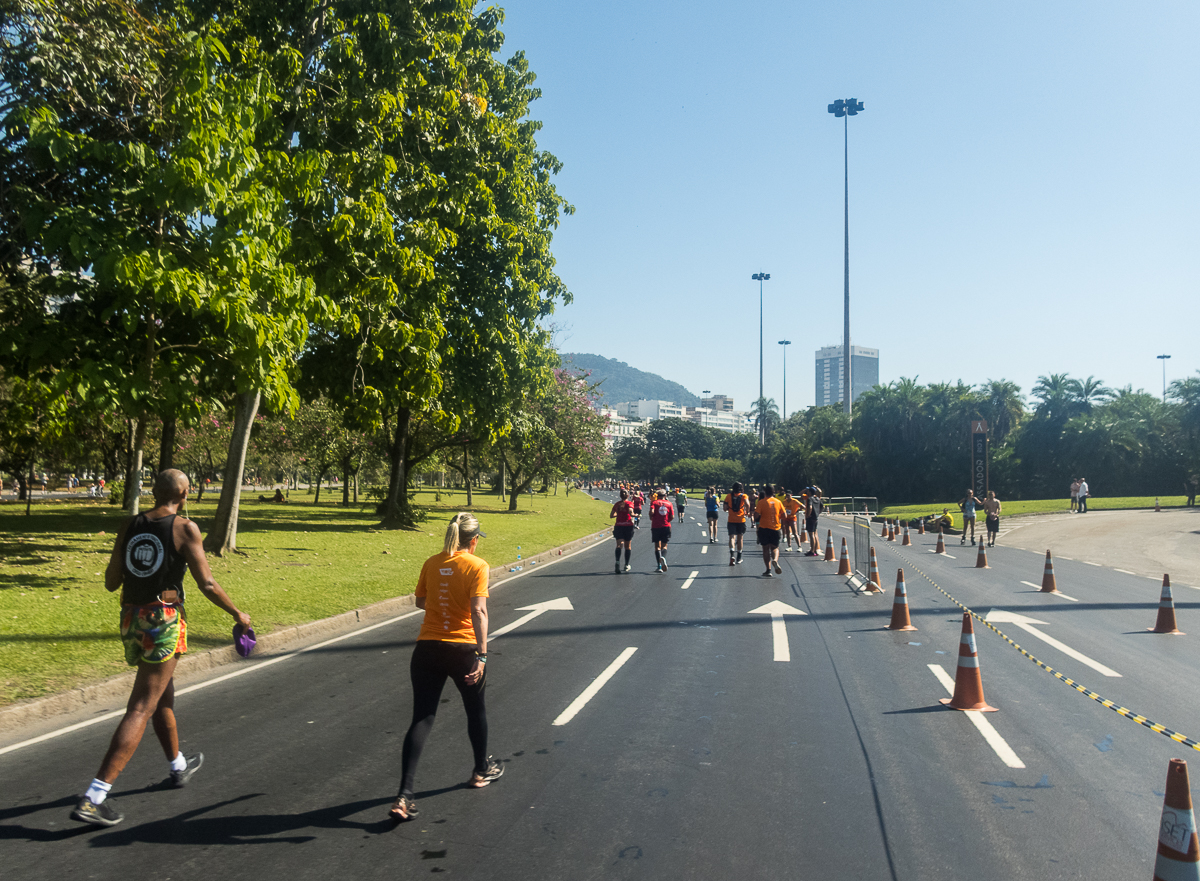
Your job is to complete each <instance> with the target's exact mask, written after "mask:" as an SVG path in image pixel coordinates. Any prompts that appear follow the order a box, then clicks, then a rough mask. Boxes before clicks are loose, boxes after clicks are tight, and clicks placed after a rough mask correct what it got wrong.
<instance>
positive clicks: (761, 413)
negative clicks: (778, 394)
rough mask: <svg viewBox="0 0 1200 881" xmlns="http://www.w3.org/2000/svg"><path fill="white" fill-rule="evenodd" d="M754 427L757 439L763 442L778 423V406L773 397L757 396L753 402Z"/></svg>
mask: <svg viewBox="0 0 1200 881" xmlns="http://www.w3.org/2000/svg"><path fill="white" fill-rule="evenodd" d="M753 412H754V428H755V430H756V431H757V432H758V437H759V440H760V441H761V442H762V443H763V444H765V443H766V442H767V435H768V434H769V433H770V432H771V431H772V429H774V428H775V426H777V425H778V424H779V408H778V407H777V406H776V405H775V399H774V398H759V399H758V400H757V401H755V402H754V410H753Z"/></svg>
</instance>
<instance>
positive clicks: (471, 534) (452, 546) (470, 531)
mask: <svg viewBox="0 0 1200 881" xmlns="http://www.w3.org/2000/svg"><path fill="white" fill-rule="evenodd" d="M477 535H479V521H478V520H476V519H475V517H474V516H473V515H471V514H468V513H467V512H466V511H460V512H459V513H457V514H455V515H454V516H453V517H451V518H450V523H449V524H448V525H447V526H446V541H445V543H444V544H443V545H442V550H443V551H444V552H445V553H447V554H457V553H458V552H459V551H461V550H462V549H463V548H465V547H467V546H468V545H469V544H470V543H471V540H472V539H474V538H475V536H477Z"/></svg>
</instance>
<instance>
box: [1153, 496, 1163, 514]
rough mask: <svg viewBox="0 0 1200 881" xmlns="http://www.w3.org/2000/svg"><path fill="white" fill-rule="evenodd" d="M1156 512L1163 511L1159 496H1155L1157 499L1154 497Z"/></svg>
mask: <svg viewBox="0 0 1200 881" xmlns="http://www.w3.org/2000/svg"><path fill="white" fill-rule="evenodd" d="M1154 510H1155V511H1161V510H1162V505H1160V504H1159V503H1158V496H1155V497H1154Z"/></svg>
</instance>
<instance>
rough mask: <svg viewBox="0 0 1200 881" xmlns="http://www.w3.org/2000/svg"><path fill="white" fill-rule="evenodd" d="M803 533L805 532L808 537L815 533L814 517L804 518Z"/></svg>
mask: <svg viewBox="0 0 1200 881" xmlns="http://www.w3.org/2000/svg"><path fill="white" fill-rule="evenodd" d="M804 531H805V532H807V533H808V534H809V535H812V534H813V533H814V532H816V531H817V518H816V517H806V518H805V519H804Z"/></svg>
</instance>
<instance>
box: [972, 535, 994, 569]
mask: <svg viewBox="0 0 1200 881" xmlns="http://www.w3.org/2000/svg"><path fill="white" fill-rule="evenodd" d="M975 568H976V569H991V568H992V567H991V566H989V565H988V564H987V551H985V550H984V542H983V539H980V540H979V553H978V554H976V555H975Z"/></svg>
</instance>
